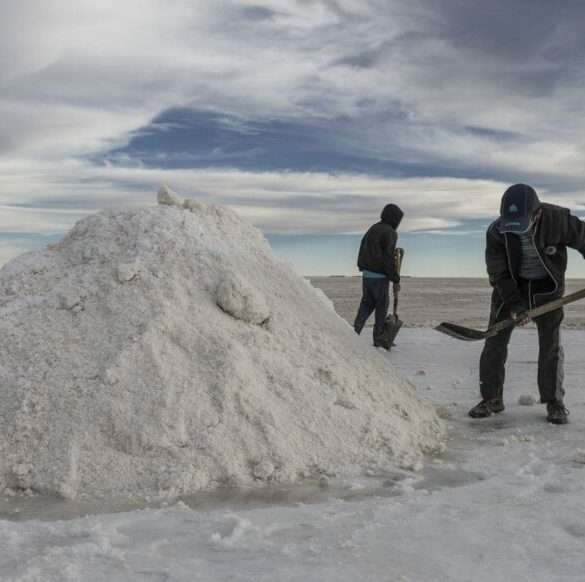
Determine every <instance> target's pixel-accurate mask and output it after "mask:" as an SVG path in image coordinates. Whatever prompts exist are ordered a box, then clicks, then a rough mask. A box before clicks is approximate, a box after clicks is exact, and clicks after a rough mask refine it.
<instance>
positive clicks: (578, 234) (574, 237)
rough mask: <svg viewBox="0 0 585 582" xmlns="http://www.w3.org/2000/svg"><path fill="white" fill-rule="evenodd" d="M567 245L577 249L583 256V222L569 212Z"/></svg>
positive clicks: (584, 229)
mask: <svg viewBox="0 0 585 582" xmlns="http://www.w3.org/2000/svg"><path fill="white" fill-rule="evenodd" d="M568 222H569V223H568V228H567V242H566V244H567V246H568V247H571V248H572V249H575V250H577V251H579V252H580V253H581V254H582V255H583V258H585V222H583V221H582V220H580V219H579V218H577V217H576V216H573V215H572V214H571V213H570V212H569V216H568Z"/></svg>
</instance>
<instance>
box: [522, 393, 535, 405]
mask: <svg viewBox="0 0 585 582" xmlns="http://www.w3.org/2000/svg"><path fill="white" fill-rule="evenodd" d="M535 403H536V399H535V398H534V396H532V394H522V395H521V396H520V397H519V398H518V404H520V406H534V404H535Z"/></svg>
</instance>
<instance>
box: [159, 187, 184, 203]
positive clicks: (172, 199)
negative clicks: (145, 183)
mask: <svg viewBox="0 0 585 582" xmlns="http://www.w3.org/2000/svg"><path fill="white" fill-rule="evenodd" d="M156 199H157V202H158V203H159V204H161V205H163V206H182V202H181V199H180V198H179V195H178V194H177V193H176V192H173V191H172V190H171V189H170V188H169V187H168V186H167V185H166V184H165V185H163V186H161V188H160V190H159V191H158V194H157V197H156Z"/></svg>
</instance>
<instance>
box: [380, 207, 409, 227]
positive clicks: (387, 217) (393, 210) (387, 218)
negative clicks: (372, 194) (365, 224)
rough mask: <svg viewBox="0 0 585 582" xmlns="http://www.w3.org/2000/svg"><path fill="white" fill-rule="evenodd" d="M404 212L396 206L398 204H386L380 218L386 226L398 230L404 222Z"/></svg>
mask: <svg viewBox="0 0 585 582" xmlns="http://www.w3.org/2000/svg"><path fill="white" fill-rule="evenodd" d="M403 216H404V212H402V210H400V208H398V206H396V204H386V206H384V210H382V214H380V218H381V219H382V222H383V223H384V224H389V225H390V226H391V227H392V228H393V229H394V230H396V229H397V228H398V226H399V224H400V222H401V221H402V217H403Z"/></svg>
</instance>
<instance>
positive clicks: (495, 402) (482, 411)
mask: <svg viewBox="0 0 585 582" xmlns="http://www.w3.org/2000/svg"><path fill="white" fill-rule="evenodd" d="M504 408H505V406H504V402H503V400H502V399H501V398H492V399H491V400H482V401H481V402H480V403H479V404H476V405H475V406H474V407H473V408H472V409H471V410H470V411H469V416H471V418H487V417H488V416H491V415H492V414H498V412H502V410H504Z"/></svg>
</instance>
